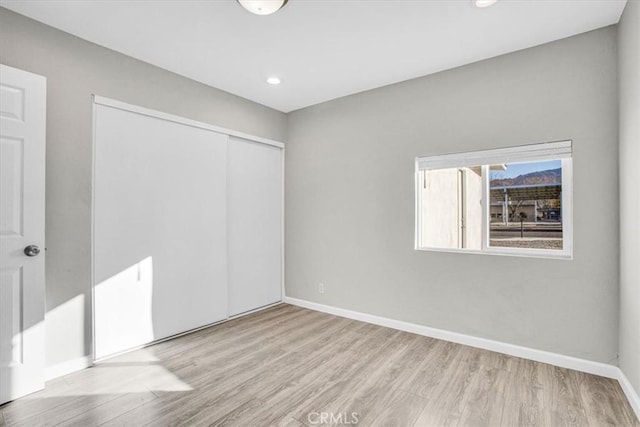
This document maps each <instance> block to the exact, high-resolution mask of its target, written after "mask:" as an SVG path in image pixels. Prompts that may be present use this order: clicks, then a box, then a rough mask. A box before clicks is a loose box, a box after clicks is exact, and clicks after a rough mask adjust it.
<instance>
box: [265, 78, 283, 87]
mask: <svg viewBox="0 0 640 427" xmlns="http://www.w3.org/2000/svg"><path fill="white" fill-rule="evenodd" d="M267 83H269V84H270V85H274V86H275V85H279V84H280V79H279V78H277V77H269V78H268V79H267Z"/></svg>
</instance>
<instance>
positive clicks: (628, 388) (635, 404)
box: [618, 369, 640, 420]
mask: <svg viewBox="0 0 640 427" xmlns="http://www.w3.org/2000/svg"><path fill="white" fill-rule="evenodd" d="M618 371H620V377H619V378H618V381H619V382H620V387H622V391H624V394H625V395H626V396H627V399H628V400H629V404H630V405H631V407H632V408H633V410H634V411H635V413H636V417H638V419H639V420H640V395H638V391H636V390H635V389H634V388H633V386H632V385H631V382H630V381H629V378H627V376H626V375H625V374H624V372H622V370H621V369H618Z"/></svg>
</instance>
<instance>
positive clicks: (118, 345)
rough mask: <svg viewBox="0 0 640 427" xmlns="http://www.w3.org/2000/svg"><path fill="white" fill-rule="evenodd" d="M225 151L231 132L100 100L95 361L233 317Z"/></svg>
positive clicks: (95, 207) (98, 119)
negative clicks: (230, 310)
mask: <svg viewBox="0 0 640 427" xmlns="http://www.w3.org/2000/svg"><path fill="white" fill-rule="evenodd" d="M226 150H227V136H226V135H223V134H220V133H216V132H212V131H209V130H206V129H201V128H198V127H196V126H189V125H187V124H182V123H178V122H175V121H172V120H170V119H166V118H160V117H154V116H151V115H147V114H145V113H144V112H142V113H139V112H133V111H127V110H124V109H120V108H115V107H113V106H107V105H99V104H96V111H95V171H94V173H95V178H94V179H95V182H94V186H95V189H94V310H95V312H94V329H95V357H96V358H103V357H105V356H109V355H111V354H115V353H119V352H122V351H125V350H128V349H131V348H133V347H137V346H140V345H143V344H146V343H149V342H152V341H155V340H158V339H161V338H166V337H168V336H171V335H175V334H177V333H181V332H184V331H188V330H191V329H194V328H197V327H200V326H204V325H207V324H210V323H214V322H216V321H219V320H223V319H226V317H227V299H228V296H227V277H226V268H227V265H226V229H227V227H226V187H227V181H226V177H227V172H226V161H227V151H226Z"/></svg>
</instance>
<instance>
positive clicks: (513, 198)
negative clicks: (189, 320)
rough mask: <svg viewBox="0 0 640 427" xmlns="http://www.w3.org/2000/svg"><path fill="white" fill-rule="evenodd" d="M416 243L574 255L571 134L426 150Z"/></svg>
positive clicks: (420, 169) (420, 163)
mask: <svg viewBox="0 0 640 427" xmlns="http://www.w3.org/2000/svg"><path fill="white" fill-rule="evenodd" d="M416 249H420V250H435V251H453V252H458V251H460V252H477V253H489V254H500V255H520V256H540V257H559V258H571V256H572V169H571V141H563V142H553V143H546V144H534V145H524V146H518V147H511V148H502V149H495V150H484V151H474V152H468V153H458V154H446V155H440V156H430V157H418V158H417V159H416Z"/></svg>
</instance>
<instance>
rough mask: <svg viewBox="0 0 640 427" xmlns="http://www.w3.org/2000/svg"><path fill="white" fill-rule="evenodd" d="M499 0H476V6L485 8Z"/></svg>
mask: <svg viewBox="0 0 640 427" xmlns="http://www.w3.org/2000/svg"><path fill="white" fill-rule="evenodd" d="M497 1H498V0H475V3H476V7H480V8H484V7H489V6H493V5H494V4H495V3H496V2H497Z"/></svg>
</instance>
